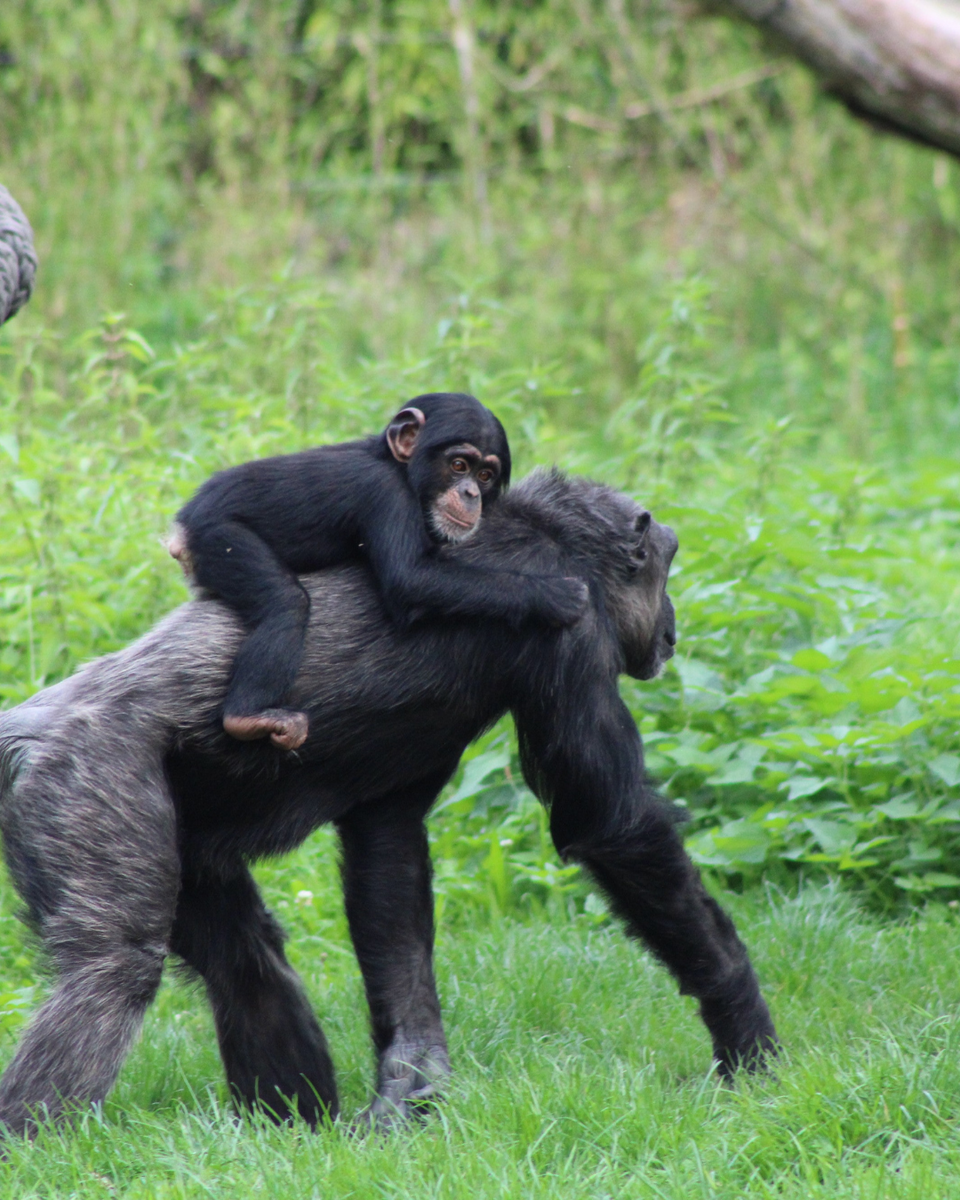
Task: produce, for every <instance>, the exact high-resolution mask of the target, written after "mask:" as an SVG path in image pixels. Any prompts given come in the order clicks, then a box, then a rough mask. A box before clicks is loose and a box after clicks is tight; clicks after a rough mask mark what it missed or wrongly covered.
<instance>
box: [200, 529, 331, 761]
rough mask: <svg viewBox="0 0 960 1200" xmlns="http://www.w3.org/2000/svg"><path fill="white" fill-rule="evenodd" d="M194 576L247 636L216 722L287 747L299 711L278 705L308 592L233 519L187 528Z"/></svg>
mask: <svg viewBox="0 0 960 1200" xmlns="http://www.w3.org/2000/svg"><path fill="white" fill-rule="evenodd" d="M187 544H188V549H189V553H190V557H191V560H192V563H191V565H192V567H193V572H194V578H195V580H196V582H197V583H198V584H199V585H200V586H201V587H203V588H206V589H208V590H209V591H211V592H214V593H216V595H218V596H220V597H221V598H222V599H223V600H224V601H226V603H227V604H229V605H230V607H231V608H233V609H234V610H235V611H236V612H237V613H238V614H239V615H240V617H242V618H243V621H244V623H245V625H246V626H247V628H248V630H249V631H250V632H249V635H248V637H247V639H246V641H245V642H244V643H243V645H242V646H241V647H240V652H239V654H238V655H237V658H236V662H235V663H234V667H233V676H232V678H231V680H230V689H229V691H228V692H227V699H226V702H225V704H224V709H223V713H224V715H223V727H224V729H225V730H226V731H227V733H229V734H231V735H232V736H233V737H236V738H239V739H241V740H242V741H252V740H253V739H255V738H262V737H268V736H269V737H270V738H271V739H272V740H273V741H274V742H275V743H276V745H278V746H280V747H282V748H283V749H284V750H295V749H296V748H297V747H298V746H300V745H302V744H303V742H304V741H305V740H306V737H307V717H306V714H305V713H302V712H297V711H295V710H291V709H285V708H283V707H281V706H282V704H283V701H284V698H285V697H286V695H287V693H288V692H289V690H290V688H291V687H292V685H293V681H294V679H295V678H296V675H297V670H298V668H299V666H300V656H301V653H302V651H303V639H304V636H305V633H306V628H307V619H308V617H309V615H310V597H309V596H308V595H307V593H306V591H305V590H304V589H303V587H302V586H301V584H300V581H299V580H298V579H297V577H296V575H294V574H293V572H292V571H290V570H289V569H288V568H287V567H286V566H284V564H283V563H282V562H281V561H280V559H278V558H277V556H276V555H275V554H274V553H273V551H272V550H271V549H270V547H269V546H268V545H267V544H266V542H264V541H263V540H262V539H261V538H259V537H258V536H257V535H256V534H255V533H254V532H253V531H252V530H251V529H248V528H247V527H246V526H245V525H241V524H239V523H238V522H234V521H229V522H227V521H224V522H218V523H216V524H210V525H206V526H205V525H199V526H198V527H195V528H190V529H188V530H187Z"/></svg>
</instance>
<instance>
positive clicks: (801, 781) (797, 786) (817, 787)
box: [780, 775, 836, 800]
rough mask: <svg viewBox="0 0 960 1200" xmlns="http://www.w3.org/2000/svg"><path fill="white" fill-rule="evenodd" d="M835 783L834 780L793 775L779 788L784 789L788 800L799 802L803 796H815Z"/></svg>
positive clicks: (814, 776) (815, 776)
mask: <svg viewBox="0 0 960 1200" xmlns="http://www.w3.org/2000/svg"><path fill="white" fill-rule="evenodd" d="M835 783H836V780H835V779H821V778H820V777H819V776H817V775H794V776H793V778H792V779H788V780H786V782H785V783H782V784H781V785H780V786H781V788H786V790H787V799H788V800H800V799H801V798H802V797H804V796H815V795H816V794H817V792H821V791H823V789H824V788H825V787H828V786H830V785H831V784H835Z"/></svg>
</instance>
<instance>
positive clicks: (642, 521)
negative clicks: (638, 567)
mask: <svg viewBox="0 0 960 1200" xmlns="http://www.w3.org/2000/svg"><path fill="white" fill-rule="evenodd" d="M651 520H652V518H651V516H650V514H649V513H648V512H642V513H637V516H636V519H635V520H634V522H633V529H634V532H635V533H636V535H637V540H636V542H635V543H634V547H633V557H634V558H635V559H636V560H637V563H642V562H643V561H644V560H645V559H646V557H647V533H648V532H649V529H650V521H651Z"/></svg>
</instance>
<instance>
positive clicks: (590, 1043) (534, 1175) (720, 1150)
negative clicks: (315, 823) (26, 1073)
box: [0, 835, 960, 1200]
mask: <svg viewBox="0 0 960 1200" xmlns="http://www.w3.org/2000/svg"><path fill="white" fill-rule="evenodd" d="M329 849H330V846H329V839H328V838H327V837H326V836H325V835H322V836H321V837H320V838H319V839H318V842H317V843H316V844H315V845H314V846H313V847H311V848H310V850H305V851H302V852H300V854H298V855H296V856H294V858H293V859H292V860H290V861H289V862H287V863H286V864H285V865H284V866H283V867H281V868H279V869H278V870H277V871H271V870H266V871H264V872H263V873H262V877H263V878H264V880H265V882H266V885H267V890H268V894H269V895H270V897H271V900H272V901H273V903H274V904H276V903H278V902H280V901H285V902H286V906H287V907H286V909H283V908H281V910H280V911H281V913H283V915H284V916H285V919H287V921H288V924H289V925H290V927H291V929H292V931H293V938H292V941H291V943H290V953H291V958H292V959H293V961H294V962H295V964H296V965H297V966H298V967H299V969H301V970H302V971H303V973H304V977H305V979H306V982H307V986H308V988H309V991H310V994H311V997H312V999H313V1001H314V1003H315V1006H316V1008H317V1011H318V1012H319V1013H320V1014H321V1018H322V1020H323V1023H324V1027H325V1029H326V1031H327V1034H328V1035H329V1037H330V1039H331V1043H332V1049H333V1054H334V1057H335V1060H336V1063H337V1068H338V1072H339V1080H340V1087H341V1091H342V1096H343V1107H344V1122H343V1124H342V1125H340V1126H338V1127H337V1128H335V1129H333V1130H325V1131H321V1132H320V1133H318V1134H317V1135H316V1136H311V1135H310V1134H309V1133H307V1131H306V1130H305V1128H303V1127H293V1128H286V1129H280V1130H277V1129H274V1128H272V1127H270V1126H267V1125H264V1124H260V1123H258V1122H255V1121H250V1120H246V1121H243V1122H240V1123H238V1122H237V1121H236V1120H235V1118H234V1117H233V1116H232V1115H231V1112H230V1109H229V1105H228V1102H227V1097H226V1095H225V1088H224V1085H223V1083H222V1079H221V1068H220V1064H219V1060H218V1058H217V1054H216V1047H215V1043H214V1039H213V1033H212V1027H211V1022H210V1018H209V1014H208V1012H207V1009H206V1006H205V1004H204V1001H203V999H202V997H201V995H200V994H199V993H198V991H197V989H196V988H195V987H193V986H191V985H188V984H185V983H183V982H179V981H177V980H176V979H170V980H169V981H168V982H167V983H166V984H165V985H164V988H163V989H162V992H161V996H160V999H159V1001H158V1003H157V1004H156V1005H155V1006H154V1008H153V1009H152V1010H151V1013H150V1015H149V1017H148V1020H147V1023H146V1028H145V1031H144V1036H143V1039H142V1041H141V1042H140V1044H139V1045H138V1047H137V1048H136V1050H135V1051H134V1053H133V1054H132V1055H131V1057H130V1059H129V1060H128V1062H127V1065H126V1066H125V1068H124V1070H123V1073H122V1076H121V1079H120V1083H119V1085H118V1087H117V1089H116V1090H115V1092H114V1093H113V1095H112V1096H111V1098H110V1099H109V1101H108V1102H107V1104H106V1105H105V1107H104V1110H103V1113H102V1114H97V1115H89V1116H86V1117H85V1118H83V1120H82V1121H81V1122H80V1124H79V1126H78V1127H76V1128H73V1129H67V1130H64V1131H61V1132H57V1133H53V1132H48V1131H45V1132H44V1133H43V1134H42V1135H41V1137H40V1138H39V1139H38V1140H37V1142H36V1143H34V1144H33V1145H29V1144H23V1143H15V1144H13V1145H12V1146H11V1147H10V1151H9V1158H8V1162H7V1164H6V1165H5V1166H4V1167H3V1169H2V1170H0V1196H4V1197H6V1196H10V1197H11V1198H14V1197H15V1198H16V1200H28V1198H30V1200H32V1198H33V1197H38V1198H39V1197H44V1198H46V1197H49V1196H56V1197H67V1196H77V1197H101V1196H110V1195H117V1196H124V1197H131V1198H133V1197H144V1198H148V1197H149V1198H150V1200H152V1198H153V1197H206V1196H210V1197H224V1198H227V1197H234V1196H238V1195H260V1194H265V1195H270V1196H272V1197H275V1198H276V1200H285V1198H286V1197H290V1198H291V1200H293V1198H294V1197H296V1198H297V1200H302V1198H303V1197H311V1196H316V1197H321V1196H331V1197H333V1196H336V1197H346V1196H383V1195H389V1196H411V1197H414V1196H416V1197H421V1196H437V1197H458V1198H459V1197H462V1196H466V1195H470V1196H478V1197H488V1196H489V1197H491V1200H493V1198H497V1197H501V1196H517V1197H520V1196H537V1197H540V1196H543V1197H554V1196H556V1197H564V1200H568V1198H572V1197H583V1198H584V1200H595V1198H596V1197H598V1196H611V1197H613V1196H616V1197H651V1198H652V1197H661V1198H662V1197H671V1198H676V1200H681V1198H682V1200H689V1198H690V1197H691V1196H693V1197H699V1196H703V1197H710V1198H711V1200H714V1198H721V1197H730V1198H731V1200H734V1198H736V1197H741V1196H751V1197H773V1196H776V1197H794V1196H796V1197H800V1196H804V1197H807V1196H823V1197H830V1198H835V1197H847V1196H850V1197H865V1198H866V1197H869V1198H870V1200H874V1198H877V1197H887V1196H890V1197H894V1196H895V1197H898V1198H900V1197H917V1200H921V1198H922V1200H933V1198H934V1197H944V1198H947V1197H953V1196H955V1195H956V1189H957V1181H958V1179H960V1149H958V1144H957V1138H956V1128H957V1122H958V1119H960V1055H958V1050H960V1016H958V1013H960V968H958V965H957V956H956V953H955V948H956V943H957V938H958V936H960V926H958V919H957V916H956V914H955V913H954V912H953V911H952V910H950V909H948V908H946V907H936V908H928V909H927V910H926V912H925V913H924V914H923V916H922V917H915V918H913V919H911V920H909V921H906V922H903V923H895V924H890V923H883V922H880V921H878V920H877V919H874V918H871V917H869V916H867V915H865V914H864V913H863V912H862V911H860V910H858V909H857V908H856V907H855V906H854V904H853V903H852V902H851V900H850V899H849V898H848V897H845V896H844V895H843V894H841V893H840V892H838V891H837V890H836V889H835V888H832V889H823V888H816V887H806V888H803V889H802V890H801V891H800V892H799V893H798V894H797V895H796V896H794V897H789V898H787V897H784V896H782V895H780V894H779V893H777V892H776V891H770V892H765V891H762V890H761V891H754V892H752V893H750V894H749V895H747V896H744V897H727V900H726V902H727V903H728V904H729V905H730V907H731V909H732V911H733V912H734V915H735V917H736V919H737V921H738V924H739V927H740V930H741V933H742V934H743V936H744V937H745V938H746V940H747V941H748V942H749V944H750V946H751V949H752V951H753V954H754V957H755V961H756V964H757V968H758V971H759V973H760V976H761V978H762V980H763V983H764V987H765V990H766V993H767V996H768V997H769V1000H770V1003H771V1006H772V1008H773V1011H774V1013H775V1016H776V1019H777V1022H778V1025H779V1028H780V1032H781V1035H782V1037H783V1040H784V1043H785V1053H784V1057H783V1060H782V1062H781V1063H780V1064H779V1065H778V1067H777V1070H776V1073H775V1074H773V1075H771V1076H769V1077H764V1078H758V1079H752V1080H746V1079H745V1080H742V1081H740V1082H738V1084H737V1085H736V1086H735V1087H734V1088H732V1089H730V1088H725V1087H723V1086H721V1085H719V1084H718V1083H717V1082H716V1080H715V1079H714V1078H713V1076H712V1075H711V1074H710V1050H709V1042H708V1039H707V1037H706V1034H705V1031H704V1029H703V1027H702V1025H701V1023H700V1021H699V1019H698V1018H697V1016H696V1011H695V1006H694V1004H693V1002H692V1001H690V1000H688V999H682V998H680V997H678V996H677V994H676V991H675V988H674V986H673V984H672V982H671V980H670V979H669V977H668V976H667V975H666V973H665V972H664V971H663V970H662V969H661V968H660V967H659V966H657V965H656V964H655V963H653V962H652V961H651V960H650V959H649V958H648V956H646V955H645V954H644V953H642V952H641V951H640V950H639V949H638V947H637V946H636V945H635V944H632V943H630V942H628V941H627V940H626V939H625V938H624V937H623V936H622V934H621V932H620V930H619V928H618V927H616V926H614V925H612V924H604V925H601V926H597V925H596V924H594V923H592V922H591V921H590V920H588V919H586V918H583V917H577V918H573V919H570V918H569V917H568V916H566V915H565V914H564V913H562V912H557V913H554V914H553V916H552V917H549V918H541V919H538V920H536V921H531V922H521V921H515V920H511V919H503V920H495V921H491V922H479V923H477V922H474V923H473V924H472V927H459V926H458V927H454V928H451V927H448V926H441V929H440V935H439V941H438V949H437V961H438V972H439V985H440V992H441V997H442V1000H443V1003H444V1009H445V1014H446V1023H447V1030H448V1034H449V1037H450V1045H451V1053H452V1058H453V1062H454V1067H455V1073H456V1074H455V1080H454V1082H453V1084H452V1086H451V1089H450V1093H449V1097H448V1099H447V1101H446V1102H445V1103H444V1104H443V1105H442V1106H440V1107H439V1108H438V1111H437V1112H436V1113H435V1115H434V1116H433V1117H432V1118H431V1119H430V1120H429V1121H428V1122H427V1123H426V1124H425V1125H424V1126H423V1127H422V1128H414V1129H411V1130H409V1131H407V1132H404V1133H402V1134H399V1135H397V1136H396V1137H392V1138H389V1139H386V1140H383V1141H378V1140H376V1139H367V1140H358V1139H356V1138H354V1137H351V1136H350V1134H349V1122H350V1118H351V1117H353V1116H354V1115H355V1114H356V1113H357V1112H358V1110H359V1109H360V1108H361V1107H362V1105H363V1104H364V1102H365V1100H366V1098H367V1089H368V1087H369V1084H370V1075H371V1054H370V1049H369V1045H368V1041H367V1030H366V1018H365V1013H364V1006H363V1003H362V989H361V985H360V982H359V977H358V972H357V969H356V965H355V963H354V960H353V958H352V955H351V954H350V953H349V952H348V951H347V943H346V940H345V938H344V935H343V929H342V919H341V918H340V916H339V904H338V900H337V897H336V895H335V890H334V880H333V876H332V873H331V872H330V871H329V870H328V864H329ZM317 851H322V852H323V853H321V854H318V853H317ZM305 882H306V883H312V884H313V888H312V889H310V890H311V891H312V897H311V898H310V899H306V898H304V897H302V896H301V899H300V901H297V899H296V896H297V893H298V892H302V891H304V890H307V889H305V888H304V887H302V886H301V885H302V884H304V883H305ZM13 1032H14V1029H13V1025H8V1029H7V1039H8V1041H9V1038H10V1037H11V1036H12V1034H13Z"/></svg>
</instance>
